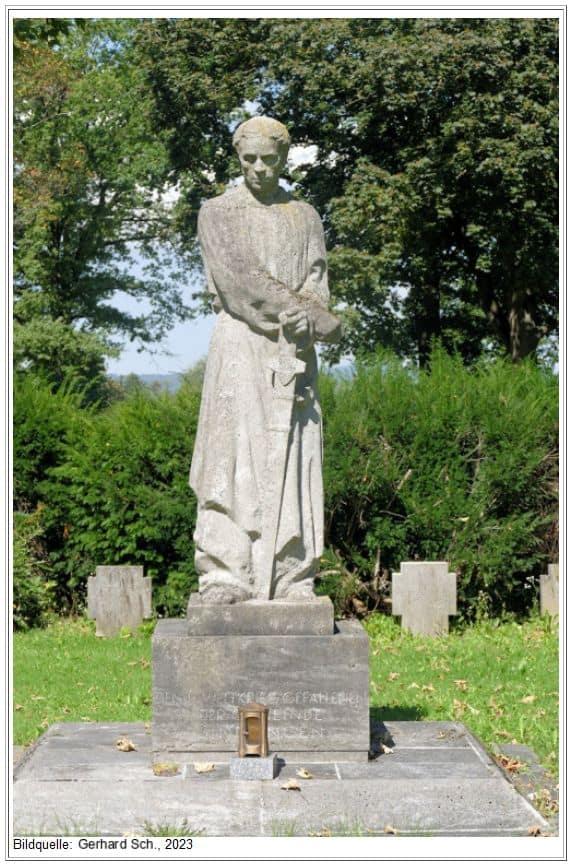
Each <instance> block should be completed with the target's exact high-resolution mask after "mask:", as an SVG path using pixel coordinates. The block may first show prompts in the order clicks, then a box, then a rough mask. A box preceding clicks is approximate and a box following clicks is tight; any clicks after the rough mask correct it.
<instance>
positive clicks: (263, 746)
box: [238, 702, 268, 757]
mask: <svg viewBox="0 0 572 868" xmlns="http://www.w3.org/2000/svg"><path fill="white" fill-rule="evenodd" d="M238 755H239V757H246V756H259V757H266V756H268V707H267V706H266V705H260V703H259V702H249V703H248V705H243V706H241V707H239V709H238Z"/></svg>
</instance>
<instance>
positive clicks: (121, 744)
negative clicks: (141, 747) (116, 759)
mask: <svg viewBox="0 0 572 868" xmlns="http://www.w3.org/2000/svg"><path fill="white" fill-rule="evenodd" d="M115 747H116V748H117V750H122V751H125V752H126V753H127V752H128V751H130V750H137V748H136V747H135V745H134V744H133V742H132V741H131V739H129V738H126V737H125V736H123V737H122V738H118V739H117V741H116V742H115Z"/></svg>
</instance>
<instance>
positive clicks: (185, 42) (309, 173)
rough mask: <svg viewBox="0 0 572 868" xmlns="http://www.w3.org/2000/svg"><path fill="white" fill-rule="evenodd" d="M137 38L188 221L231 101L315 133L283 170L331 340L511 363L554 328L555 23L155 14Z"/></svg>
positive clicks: (220, 156) (229, 117)
mask: <svg viewBox="0 0 572 868" xmlns="http://www.w3.org/2000/svg"><path fill="white" fill-rule="evenodd" d="M138 51H139V62H140V64H141V67H142V69H143V70H144V72H145V76H146V80H147V82H148V85H149V87H150V89H151V91H152V94H153V98H154V104H155V108H154V121H155V123H156V124H157V125H158V128H159V129H160V130H161V132H162V133H164V134H165V135H166V137H167V141H168V145H169V150H170V154H171V159H172V161H173V166H174V169H175V172H176V174H177V177H179V178H180V179H181V183H182V184H183V185H186V187H185V189H186V190H187V191H188V193H187V195H186V196H185V197H182V199H181V201H180V214H181V220H182V221H183V222H185V218H184V217H183V214H184V213H186V225H187V226H188V228H189V230H194V225H195V222H196V212H197V207H198V204H199V201H200V197H201V195H202V196H204V195H212V194H213V193H214V192H215V190H218V189H219V188H220V186H221V184H222V183H223V182H224V181H227V180H228V178H229V176H230V174H232V172H233V171H235V170H236V166H235V164H233V162H232V157H231V150H230V141H229V138H230V137H229V134H228V126H229V125H232V124H233V123H235V122H236V121H237V120H238V119H239V117H240V115H241V112H240V110H239V106H241V105H243V101H244V99H245V98H247V99H250V100H255V101H257V102H258V105H259V106H260V108H259V111H260V112H261V113H263V112H265V113H268V114H270V115H272V116H274V117H278V118H280V119H281V120H282V121H283V122H284V123H286V124H287V125H288V127H289V129H290V132H291V135H292V138H293V141H294V142H296V143H301V144H305V145H310V144H311V145H315V146H316V148H317V158H316V161H315V162H314V163H308V164H306V165H304V166H302V167H300V168H299V169H298V170H297V171H296V172H294V174H293V179H294V180H296V182H297V183H298V184H299V187H300V190H301V192H302V193H303V194H304V195H305V196H306V197H309V198H310V199H311V200H312V201H313V202H314V204H315V205H316V206H317V208H318V210H319V212H320V213H321V214H322V216H323V218H324V220H325V223H326V229H327V236H328V246H329V249H330V258H329V263H330V270H331V274H332V278H333V279H332V288H333V293H334V298H335V300H336V301H338V302H342V303H343V304H342V312H343V316H344V318H345V319H346V325H347V329H346V343H345V345H344V347H343V349H351V350H354V351H355V350H358V349H360V350H363V349H366V350H371V349H374V348H375V347H377V346H379V344H382V345H384V346H386V347H388V348H391V349H393V350H395V351H397V352H399V353H400V354H402V355H406V356H410V355H411V354H412V353H414V354H416V355H417V356H418V358H419V360H420V361H421V363H422V364H425V363H426V362H427V360H428V358H429V353H430V347H431V341H432V339H433V338H434V337H436V336H440V338H441V340H442V342H443V345H444V346H446V347H447V348H448V349H450V350H457V351H459V352H460V353H461V354H462V355H463V357H464V358H465V359H466V360H467V361H472V360H473V359H474V358H476V357H478V356H479V355H480V354H481V353H482V351H483V349H484V348H489V347H490V345H492V346H493V347H494V348H500V349H501V350H502V351H504V352H506V353H507V354H509V355H510V356H511V358H513V360H517V359H520V358H523V357H524V356H527V355H530V354H534V353H535V352H536V348H537V347H538V344H539V342H540V341H541V340H542V339H544V338H545V337H546V336H547V335H550V334H554V333H555V332H556V329H557V309H558V118H559V115H558V75H559V69H558V23H557V21H556V20H554V19H549V18H544V19H543V18H536V19H533V18H530V19H526V18H505V19H499V18H393V19H383V18H376V19H371V18H350V19H347V18H346V19H344V18H327V19H324V18H304V19H299V18H291V19H272V18H266V19H224V18H222V19H221V18H219V19H193V18H187V19H165V20H162V21H160V22H156V21H151V22H148V23H146V25H145V26H144V27H143V29H142V35H141V36H140V39H139V42H138ZM253 58H255V59H256V60H255V62H253ZM199 128H202V129H203V132H204V133H205V136H204V141H203V143H202V144H201V145H199V146H197V140H196V130H197V129H199ZM205 171H210V172H212V180H211V181H210V182H208V183H207V181H206V180H203V181H202V182H201V180H200V178H201V177H202V178H203V179H204V172H205ZM201 173H202V174H201ZM235 173H236V171H235Z"/></svg>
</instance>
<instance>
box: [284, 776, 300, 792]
mask: <svg viewBox="0 0 572 868" xmlns="http://www.w3.org/2000/svg"><path fill="white" fill-rule="evenodd" d="M280 789H281V790H301V789H302V787H301V786H300V784H299V783H298V781H297V780H296V778H288V780H287V781H286V783H285V784H282V786H281V787H280Z"/></svg>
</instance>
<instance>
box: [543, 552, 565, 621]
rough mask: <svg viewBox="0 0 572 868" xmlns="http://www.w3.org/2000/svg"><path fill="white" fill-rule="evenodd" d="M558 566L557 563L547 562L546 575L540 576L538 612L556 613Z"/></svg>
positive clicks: (557, 605) (545, 613) (558, 604)
mask: <svg viewBox="0 0 572 868" xmlns="http://www.w3.org/2000/svg"><path fill="white" fill-rule="evenodd" d="M559 585H560V568H559V565H558V564H548V575H547V576H540V614H541V615H558V613H559V611H560V609H559V606H560V603H559Z"/></svg>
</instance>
